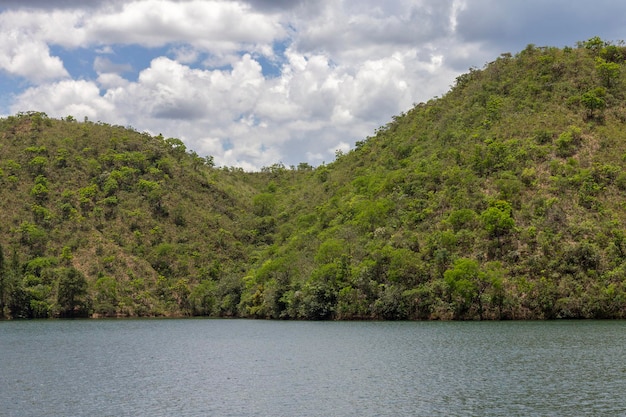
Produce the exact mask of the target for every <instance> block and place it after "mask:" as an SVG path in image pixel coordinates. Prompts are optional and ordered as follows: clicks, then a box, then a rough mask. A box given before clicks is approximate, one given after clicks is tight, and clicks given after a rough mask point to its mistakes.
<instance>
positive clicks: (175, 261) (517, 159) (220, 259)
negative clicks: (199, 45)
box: [0, 38, 626, 319]
mask: <svg viewBox="0 0 626 417" xmlns="http://www.w3.org/2000/svg"><path fill="white" fill-rule="evenodd" d="M625 61H626V48H625V47H623V46H622V44H621V43H618V44H613V43H610V42H605V41H602V40H601V39H598V38H593V39H590V40H588V41H586V42H581V43H580V44H579V45H577V46H576V47H573V48H569V47H566V48H552V47H535V46H533V45H529V46H528V47H527V48H526V49H524V50H523V51H521V52H519V53H517V54H515V55H511V54H502V55H501V56H500V57H499V58H498V59H496V60H495V61H493V62H491V63H489V64H487V65H486V66H485V67H484V68H483V69H472V70H470V71H469V72H468V73H467V74H464V75H462V76H460V77H458V78H457V80H456V83H455V85H454V86H453V87H452V88H451V90H450V91H449V92H448V93H447V94H445V95H444V96H443V97H441V98H434V99H432V100H430V101H429V102H428V103H421V104H418V105H416V106H415V107H414V108H412V109H411V110H409V111H408V112H406V113H405V114H402V115H399V116H397V117H394V118H393V120H392V121H390V122H389V123H388V124H387V125H386V126H383V127H381V128H380V129H378V130H377V132H375V135H374V136H372V137H369V138H366V139H364V140H362V141H360V142H358V143H357V144H356V148H355V149H354V150H353V151H351V152H349V153H346V154H339V155H337V159H336V161H335V162H333V163H331V164H328V165H323V166H320V167H317V168H313V167H311V166H309V165H308V164H305V163H302V164H300V165H299V166H297V167H284V166H282V165H281V164H276V165H273V166H271V167H266V168H264V169H262V170H261V172H255V173H246V172H243V171H241V170H238V169H233V168H217V167H214V166H213V160H212V158H210V157H208V158H201V157H200V156H198V155H197V154H195V153H194V152H192V151H188V150H187V149H186V148H185V145H184V144H183V143H182V142H181V141H180V140H178V139H172V138H168V139H166V138H163V137H162V136H158V137H153V136H150V135H148V134H145V133H139V132H137V131H134V130H133V129H129V128H124V127H120V126H111V125H108V124H104V123H93V122H89V121H84V122H78V121H76V120H74V119H73V118H72V117H71V116H68V117H67V118H65V119H63V120H56V119H51V118H48V117H47V116H46V115H45V114H42V113H37V112H29V113H24V114H19V115H16V116H11V117H8V118H5V119H2V120H0V187H1V188H0V255H1V256H0V314H1V315H2V316H3V317H13V318H18V317H59V316H61V317H68V316H69V317H73V316H98V317H102V316H163V315H164V316H178V315H211V316H237V317H258V318H284V319H550V318H623V317H626V263H625V262H626V198H625V196H626V172H624V167H625V165H626V105H625V104H624V98H625V96H626V64H625Z"/></svg>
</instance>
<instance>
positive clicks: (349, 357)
mask: <svg viewBox="0 0 626 417" xmlns="http://www.w3.org/2000/svg"><path fill="white" fill-rule="evenodd" d="M624 346H626V322H623V321H567V322H479V323H447V322H443V323H442V322H418V323H413V322H401V323H393V322H373V323H371V322H278V321H250V320H85V321H14V322H0V387H1V388H0V415H2V416H44V415H45V416H92V415H93V416H174V415H176V416H207V415H211V416H408V415H412V416H422V415H423V416H472V415H475V416H532V415H536V416H574V415H575V416H599V415H601V416H608V415H612V416H615V415H626V397H625V396H624V393H625V392H626V361H625V359H626V349H625V347H624Z"/></svg>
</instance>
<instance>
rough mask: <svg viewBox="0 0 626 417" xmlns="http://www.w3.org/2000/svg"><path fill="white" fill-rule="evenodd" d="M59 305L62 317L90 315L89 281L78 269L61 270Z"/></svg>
mask: <svg viewBox="0 0 626 417" xmlns="http://www.w3.org/2000/svg"><path fill="white" fill-rule="evenodd" d="M57 273H58V275H59V283H58V291H57V303H58V304H59V307H60V309H61V311H60V314H61V316H62V317H84V316H87V315H88V300H87V281H86V280H85V277H84V276H83V274H81V273H80V271H78V270H77V269H76V268H73V267H69V268H59V269H58V270H57Z"/></svg>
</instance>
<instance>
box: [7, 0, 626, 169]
mask: <svg viewBox="0 0 626 417" xmlns="http://www.w3.org/2000/svg"><path fill="white" fill-rule="evenodd" d="M624 32H626V2H617V1H613V0H594V1H571V0H507V1H503V0H389V1H380V0H310V1H306V0H241V1H230V0H127V1H119V0H106V1H98V0H93V1H83V0H56V1H55V0H33V1H29V0H14V1H11V0H0V39H2V42H0V114H2V115H9V114H15V113H17V112H20V111H29V110H35V111H43V112H46V113H47V114H48V115H49V116H51V117H65V116H68V115H72V116H74V117H75V118H77V119H79V120H83V118H84V117H88V118H89V120H92V121H102V122H106V123H111V124H116V125H123V126H133V127H134V128H135V129H137V130H139V131H147V132H150V133H151V134H158V133H162V134H163V135H164V136H166V137H177V138H180V139H182V140H183V141H184V142H185V143H186V144H187V147H188V148H189V149H192V150H194V151H196V152H197V153H198V154H200V155H202V156H204V155H213V156H214V158H215V162H216V163H217V164H218V165H226V166H238V167H243V168H244V169H246V170H255V169H259V168H260V167H263V166H269V165H272V164H274V163H284V164H285V165H286V166H289V165H297V164H298V163H300V162H307V163H309V164H312V165H319V164H320V163H322V162H331V161H332V160H333V159H334V156H335V152H336V150H342V151H347V150H349V149H350V148H351V147H352V146H353V144H354V142H355V141H357V140H362V139H364V138H365V137H367V136H370V135H372V134H373V133H374V130H375V129H376V128H377V127H379V126H381V125H384V124H386V123H387V122H388V121H389V120H390V118H391V117H392V116H393V115H397V114H400V113H401V112H403V111H406V110H408V109H410V108H411V107H412V106H413V104H414V103H419V102H422V101H427V100H428V99H430V98H432V97H434V96H440V95H442V94H444V93H445V92H446V91H447V90H448V89H449V88H450V86H451V85H452V84H453V83H454V79H455V78H456V77H457V76H458V75H459V74H461V73H464V72H466V71H467V70H468V69H469V68H471V67H477V68H482V67H483V65H484V64H485V63H486V62H489V61H492V60H493V59H495V58H496V57H498V56H499V55H500V54H501V53H503V52H512V53H515V52H518V51H520V50H521V49H523V48H524V47H525V46H526V45H528V44H530V43H533V44H535V45H538V46H546V45H547V46H558V47H562V46H575V44H576V42H577V41H582V40H587V39H589V38H591V37H593V36H600V37H602V38H603V39H605V40H611V41H619V40H621V39H626V33H624Z"/></svg>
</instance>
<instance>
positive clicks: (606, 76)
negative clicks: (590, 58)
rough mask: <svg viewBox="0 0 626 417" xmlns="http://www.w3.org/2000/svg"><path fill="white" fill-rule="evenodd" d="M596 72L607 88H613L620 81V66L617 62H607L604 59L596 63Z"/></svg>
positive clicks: (599, 59)
mask: <svg viewBox="0 0 626 417" xmlns="http://www.w3.org/2000/svg"><path fill="white" fill-rule="evenodd" d="M596 71H597V72H598V75H599V76H600V78H601V79H602V83H603V84H604V86H605V87H606V88H611V87H612V86H613V85H614V84H615V81H616V80H618V79H619V74H620V66H619V64H618V63H615V62H607V61H605V60H604V59H602V58H598V59H597V61H596Z"/></svg>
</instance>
